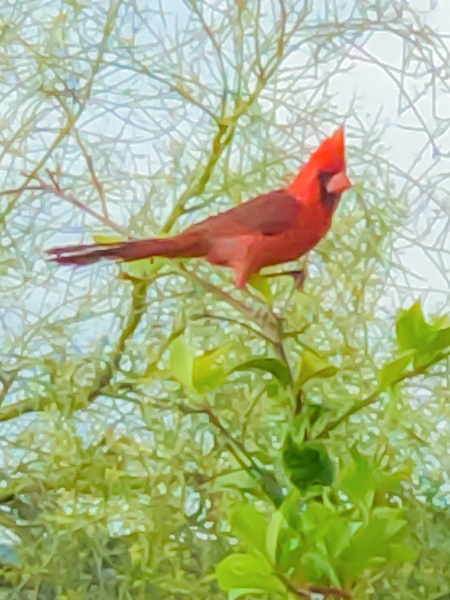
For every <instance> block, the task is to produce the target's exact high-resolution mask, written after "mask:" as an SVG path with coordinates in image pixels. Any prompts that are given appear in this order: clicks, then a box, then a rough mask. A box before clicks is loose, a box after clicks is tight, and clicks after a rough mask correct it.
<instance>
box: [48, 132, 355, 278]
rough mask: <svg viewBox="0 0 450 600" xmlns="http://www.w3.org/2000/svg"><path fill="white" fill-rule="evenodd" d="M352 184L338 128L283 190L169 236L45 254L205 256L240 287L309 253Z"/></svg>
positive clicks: (62, 258)
mask: <svg viewBox="0 0 450 600" xmlns="http://www.w3.org/2000/svg"><path fill="white" fill-rule="evenodd" d="M350 186H351V183H350V181H349V179H348V177H347V175H346V164H345V145H344V127H343V126H342V127H340V128H339V129H338V130H337V131H336V132H335V133H334V135H333V136H332V137H330V138H328V139H327V140H325V141H324V142H322V144H321V145H320V146H319V148H318V149H317V150H316V151H315V152H314V154H313V155H312V156H311V158H310V159H309V161H308V162H307V163H306V165H304V166H303V167H302V168H301V169H300V172H299V174H298V175H297V177H296V178H295V179H294V181H293V182H292V183H291V185H290V186H288V187H287V188H286V189H282V190H274V191H272V192H269V193H268V194H263V195H261V196H257V197H256V198H253V199H252V200H249V201H248V202H245V203H244V204H240V205H239V206H236V207H235V208H231V209H230V210H227V211H225V212H223V213H220V214H218V215H216V216H214V217H208V218H207V219H205V220H204V221H201V222H200V223H196V224H195V225H192V226H191V227H188V228H187V229H185V230H184V231H182V232H181V233H179V234H178V235H175V236H173V237H170V238H160V239H158V238H149V239H141V240H130V241H126V242H119V243H114V244H92V245H86V246H84V245H81V246H67V247H65V248H52V249H51V250H48V254H51V255H52V260H54V261H56V262H57V263H59V264H61V265H86V264H89V263H93V262H96V261H98V260H101V259H102V258H109V259H112V260H118V261H132V260H136V259H139V258H149V257H151V256H166V257H168V258H193V257H203V258H206V260H208V261H209V262H210V263H212V264H213V265H221V266H224V267H231V268H232V269H233V270H234V273H235V282H236V286H237V287H238V288H243V287H245V284H246V282H247V281H248V279H249V277H250V276H251V275H252V274H253V273H257V272H258V271H259V270H260V269H262V268H263V267H268V266H270V265H277V264H280V263H284V262H287V261H291V260H295V259H297V258H299V257H300V256H302V255H303V254H306V253H307V252H309V250H311V248H313V247H314V246H315V245H316V244H317V243H318V242H319V241H320V240H321V239H322V238H323V237H324V236H325V234H326V233H327V232H328V230H329V229H330V227H331V219H332V216H333V213H334V211H335V209H336V206H337V205H338V202H339V199H340V197H341V194H342V192H344V191H345V190H347V189H348V188H349V187H350Z"/></svg>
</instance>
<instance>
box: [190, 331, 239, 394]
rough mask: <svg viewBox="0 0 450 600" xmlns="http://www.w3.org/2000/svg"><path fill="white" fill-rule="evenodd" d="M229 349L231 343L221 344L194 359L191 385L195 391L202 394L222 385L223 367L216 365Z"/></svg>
mask: <svg viewBox="0 0 450 600" xmlns="http://www.w3.org/2000/svg"><path fill="white" fill-rule="evenodd" d="M231 347H232V344H231V343H227V344H223V345H222V346H218V347H217V348H215V349H214V350H208V351H207V352H205V353H204V354H202V356H196V357H195V358H194V366H193V384H194V387H195V389H196V390H198V391H199V392H204V391H206V390H211V389H214V388H216V387H218V386H219V385H220V384H221V383H222V381H223V380H224V378H225V371H224V367H223V365H217V364H216V363H217V361H218V360H219V359H220V358H221V357H222V356H223V355H224V354H228V352H229V350H230V348H231Z"/></svg>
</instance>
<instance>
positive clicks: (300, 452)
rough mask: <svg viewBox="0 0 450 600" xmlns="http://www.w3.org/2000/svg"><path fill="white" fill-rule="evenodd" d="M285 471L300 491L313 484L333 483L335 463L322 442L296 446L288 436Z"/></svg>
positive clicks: (284, 452) (285, 449)
mask: <svg viewBox="0 0 450 600" xmlns="http://www.w3.org/2000/svg"><path fill="white" fill-rule="evenodd" d="M283 461H284V466H285V469H286V471H287V473H288V475H289V479H290V480H291V482H292V483H293V484H294V485H295V486H296V487H297V488H298V489H300V490H305V489H306V488H307V487H308V486H310V485H313V484H319V485H331V484H332V483H333V474H334V469H333V463H332V462H331V460H330V457H329V456H328V453H327V451H326V449H325V446H324V445H323V444H321V443H320V442H305V443H303V444H296V443H295V442H294V441H293V440H292V437H291V436H290V435H288V436H287V438H286V442H285V447H284V451H283Z"/></svg>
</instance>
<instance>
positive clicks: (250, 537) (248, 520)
mask: <svg viewBox="0 0 450 600" xmlns="http://www.w3.org/2000/svg"><path fill="white" fill-rule="evenodd" d="M230 522H231V529H232V531H234V532H235V533H236V535H237V536H238V537H239V539H240V540H242V541H243V542H245V543H246V544H248V546H250V548H255V549H256V550H258V551H260V552H263V551H264V549H265V547H266V526H267V525H266V520H265V518H264V517H263V515H262V514H261V513H259V512H258V511H257V510H256V508H254V507H253V506H252V505H251V504H241V505H239V506H238V507H237V508H236V509H235V510H234V511H233V514H232V515H231V519H230Z"/></svg>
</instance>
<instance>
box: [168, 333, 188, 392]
mask: <svg viewBox="0 0 450 600" xmlns="http://www.w3.org/2000/svg"><path fill="white" fill-rule="evenodd" d="M170 370H171V372H172V375H173V376H174V377H175V379H177V380H178V381H179V382H180V383H181V384H183V385H185V386H186V387H190V388H192V387H193V371H194V355H193V352H192V350H191V349H190V348H189V346H188V345H187V344H186V342H185V341H184V339H183V337H182V336H179V337H177V338H175V339H174V340H173V342H172V343H171V344H170Z"/></svg>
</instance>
